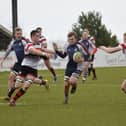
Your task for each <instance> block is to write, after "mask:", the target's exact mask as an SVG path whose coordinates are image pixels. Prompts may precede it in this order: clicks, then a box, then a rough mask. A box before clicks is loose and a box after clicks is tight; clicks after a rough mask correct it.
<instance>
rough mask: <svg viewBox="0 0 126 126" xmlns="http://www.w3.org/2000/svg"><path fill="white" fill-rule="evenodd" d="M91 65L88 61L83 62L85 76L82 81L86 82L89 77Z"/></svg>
mask: <svg viewBox="0 0 126 126" xmlns="http://www.w3.org/2000/svg"><path fill="white" fill-rule="evenodd" d="M89 64H90V62H88V61H86V62H83V73H85V74H83V75H82V76H83V77H82V81H85V80H86V78H87V76H88V67H89Z"/></svg>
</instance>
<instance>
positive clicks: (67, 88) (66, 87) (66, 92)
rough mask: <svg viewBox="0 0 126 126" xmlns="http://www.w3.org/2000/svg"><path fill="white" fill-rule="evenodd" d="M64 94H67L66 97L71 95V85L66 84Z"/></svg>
mask: <svg viewBox="0 0 126 126" xmlns="http://www.w3.org/2000/svg"><path fill="white" fill-rule="evenodd" d="M64 95H65V97H68V96H69V85H65V86H64Z"/></svg>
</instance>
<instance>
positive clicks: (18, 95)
mask: <svg viewBox="0 0 126 126" xmlns="http://www.w3.org/2000/svg"><path fill="white" fill-rule="evenodd" d="M24 93H25V91H24V90H23V88H21V89H20V90H19V91H18V92H17V94H16V95H15V96H14V97H13V99H14V101H16V100H17V99H19V98H20V97H21V96H22V95H23V94H24Z"/></svg>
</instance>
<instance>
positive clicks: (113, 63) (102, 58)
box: [0, 50, 126, 71]
mask: <svg viewBox="0 0 126 126" xmlns="http://www.w3.org/2000/svg"><path fill="white" fill-rule="evenodd" d="M4 54H5V52H0V60H1V59H2V58H3V56H4ZM50 61H51V64H52V66H53V67H54V68H55V69H64V68H65V66H66V63H67V58H65V59H61V58H59V57H58V58H57V59H51V60H50ZM14 62H16V57H15V54H14V52H12V53H11V54H10V55H9V56H8V57H7V59H6V60H5V61H4V63H3V67H0V71H6V70H10V68H11V67H12V66H13V64H14ZM94 66H95V67H120V66H126V55H124V54H123V53H122V52H121V51H120V52H116V53H113V54H107V53H105V52H103V51H102V50H98V51H97V53H96V55H95V60H94ZM38 68H39V69H47V68H46V66H45V65H44V63H43V60H41V61H40V62H39V66H38Z"/></svg>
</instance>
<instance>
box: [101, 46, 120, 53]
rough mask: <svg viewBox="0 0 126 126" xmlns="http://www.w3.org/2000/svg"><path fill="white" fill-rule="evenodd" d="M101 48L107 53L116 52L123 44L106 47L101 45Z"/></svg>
mask: <svg viewBox="0 0 126 126" xmlns="http://www.w3.org/2000/svg"><path fill="white" fill-rule="evenodd" d="M99 49H101V50H103V51H105V52H107V53H110V54H111V53H115V52H118V51H121V50H122V46H116V47H105V46H99Z"/></svg>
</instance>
